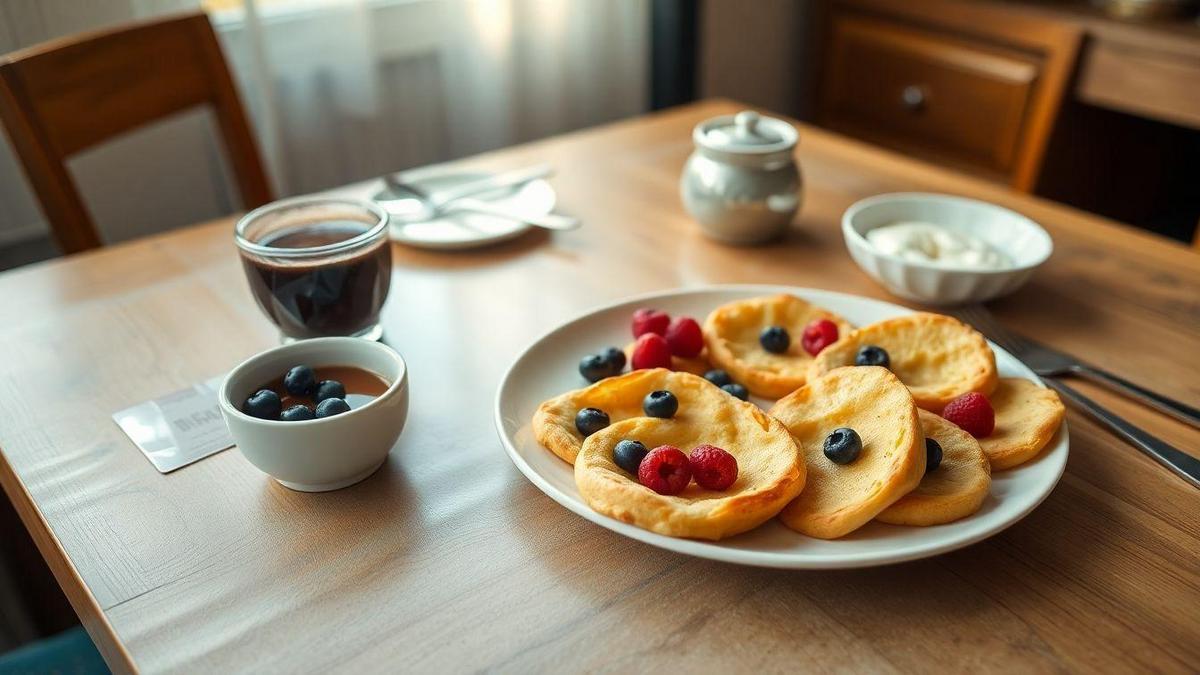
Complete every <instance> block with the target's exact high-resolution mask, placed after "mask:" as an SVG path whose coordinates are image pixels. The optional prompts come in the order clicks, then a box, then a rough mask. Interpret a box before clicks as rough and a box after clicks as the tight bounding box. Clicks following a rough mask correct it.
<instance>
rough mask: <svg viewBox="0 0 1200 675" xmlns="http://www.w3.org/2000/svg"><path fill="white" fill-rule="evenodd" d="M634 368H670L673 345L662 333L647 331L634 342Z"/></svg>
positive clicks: (632, 360)
mask: <svg viewBox="0 0 1200 675" xmlns="http://www.w3.org/2000/svg"><path fill="white" fill-rule="evenodd" d="M630 364H631V367H632V368H633V369H634V370H641V369H642V368H670V367H671V347H670V346H669V345H667V341H666V339H664V338H663V336H661V335H655V334H654V333H647V334H645V335H643V336H641V337H640V338H638V339H637V342H635V343H633V358H632V359H630Z"/></svg>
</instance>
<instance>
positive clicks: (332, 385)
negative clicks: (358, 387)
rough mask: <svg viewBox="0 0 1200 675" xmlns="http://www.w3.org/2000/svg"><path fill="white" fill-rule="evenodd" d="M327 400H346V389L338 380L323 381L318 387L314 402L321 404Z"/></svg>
mask: <svg viewBox="0 0 1200 675" xmlns="http://www.w3.org/2000/svg"><path fill="white" fill-rule="evenodd" d="M327 398H346V388H345V387H343V386H342V383H341V382H338V381H337V380H321V384H318V385H317V393H315V394H313V401H316V402H317V403H320V402H321V401H324V400H325V399H327Z"/></svg>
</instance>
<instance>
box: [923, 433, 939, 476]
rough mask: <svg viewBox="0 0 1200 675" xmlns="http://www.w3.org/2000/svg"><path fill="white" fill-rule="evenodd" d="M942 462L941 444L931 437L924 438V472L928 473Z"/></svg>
mask: <svg viewBox="0 0 1200 675" xmlns="http://www.w3.org/2000/svg"><path fill="white" fill-rule="evenodd" d="M941 464H942V444H941V443H938V442H937V441H935V440H933V439H932V438H926V439H925V473H929V472H930V471H933V470H934V469H936V468H938V467H939V466H941Z"/></svg>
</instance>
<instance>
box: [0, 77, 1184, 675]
mask: <svg viewBox="0 0 1200 675" xmlns="http://www.w3.org/2000/svg"><path fill="white" fill-rule="evenodd" d="M735 109H737V106H735V105H734V104H732V103H729V102H720V101H718V102H709V103H704V104H700V105H695V106H691V107H686V108H681V109H678V110H674V111H670V112H665V113H661V114H656V115H651V116H648V117H646V118H643V119H639V120H633V121H629V122H622V123H619V124H614V125H611V126H607V127H602V128H599V129H594V130H590V131H585V132H581V133H576V134H570V135H567V136H564V137H561V138H556V139H551V140H547V141H543V142H539V143H534V144H531V145H527V146H522V147H519V148H512V149H509V150H504V151H500V152H497V153H493V154H490V155H485V156H483V157H479V158H476V159H473V160H470V161H469V162H467V163H466V164H469V165H471V166H476V167H488V168H501V167H512V166H517V165H520V164H523V163H529V162H533V161H548V162H551V163H552V164H554V165H555V166H557V167H558V170H559V173H558V175H557V176H556V177H555V178H554V181H553V182H554V185H555V187H556V188H557V190H558V192H559V195H560V197H561V204H562V208H563V210H564V211H566V212H569V213H572V214H575V215H578V216H580V217H581V218H583V220H584V222H585V223H586V226H585V227H584V228H583V229H581V230H578V231H575V232H571V233H565V234H554V235H547V234H542V233H533V234H530V235H529V236H526V237H524V238H522V239H520V240H517V241H514V242H511V243H509V244H507V245H504V246H501V247H498V248H494V249H491V250H487V251H482V252H475V253H457V254H437V253H429V252H420V251H412V250H407V249H402V248H397V249H396V268H395V274H394V277H393V285H392V291H391V299H390V300H389V302H388V305H387V307H386V310H385V312H384V321H385V324H386V329H387V340H388V342H389V343H390V344H392V345H394V346H395V347H396V348H398V349H399V350H400V351H401V352H402V353H403V354H404V355H405V356H406V357H407V359H408V362H409V364H410V367H411V378H412V380H411V382H412V390H413V400H412V410H411V415H410V417H409V424H408V428H407V429H406V430H405V432H404V436H403V437H402V439H401V440H400V443H399V445H398V446H397V448H396V449H395V450H394V451H393V453H392V455H391V458H390V460H389V461H388V463H387V464H386V465H385V466H384V468H383V469H382V470H381V471H380V472H379V473H377V474H376V475H375V476H373V477H372V478H370V479H368V480H367V481H365V482H364V483H362V484H360V485H358V486H356V487H354V488H351V489H347V490H342V491H339V492H334V493H328V494H315V495H314V494H301V493H296V492H291V491H289V490H287V489H284V488H282V487H281V486H279V485H277V484H276V483H275V482H273V481H272V480H270V479H269V478H268V477H267V476H265V475H263V474H262V473H260V472H259V471H257V470H256V469H255V468H254V467H252V466H250V464H248V463H247V462H246V460H245V459H243V457H242V456H241V454H240V453H239V452H238V451H237V450H230V451H228V452H224V453H221V454H219V455H216V456H214V457H212V458H209V459H206V460H204V461H202V462H200V463H198V464H195V465H192V466H190V467H187V468H185V469H182V470H180V471H178V472H175V473H173V474H170V475H166V476H163V475H160V474H158V473H157V472H156V471H155V470H154V468H153V467H152V466H151V465H150V463H149V462H147V461H146V459H145V458H144V457H143V456H142V455H141V453H140V452H138V450H137V449H136V448H135V447H134V446H133V445H132V444H131V443H130V442H129V441H128V440H127V439H126V438H125V437H124V436H123V435H122V434H121V432H120V431H119V430H118V429H117V427H116V426H115V425H114V424H113V423H112V421H111V420H110V418H109V415H110V414H111V413H112V412H113V411H114V410H117V409H120V408H123V407H125V406H127V405H130V404H132V403H136V402H139V401H142V400H145V399H148V398H151V397H154V396H157V395H160V394H162V393H165V392H168V391H171V390H173V389H176V388H179V387H183V386H186V385H188V384H190V383H193V382H197V381H199V380H201V379H203V378H207V377H210V376H212V375H215V374H219V373H222V372H224V371H225V370H226V369H228V368H230V367H231V366H232V365H233V364H235V363H237V362H238V361H240V360H241V359H243V358H245V357H247V356H249V355H250V354H252V353H254V352H257V351H259V350H262V349H265V348H267V347H271V346H273V345H274V344H275V341H276V334H275V331H274V330H273V329H272V327H271V326H270V325H269V324H268V323H267V321H266V320H265V319H264V318H263V317H262V316H261V315H260V313H259V311H258V309H257V308H256V307H255V306H254V305H253V303H252V301H251V299H250V295H249V293H248V291H247V288H246V285H245V281H244V279H243V277H242V272H241V270H240V268H239V265H238V262H237V258H236V255H235V252H234V248H233V243H232V241H231V236H230V232H231V227H232V225H231V223H232V220H231V219H226V220H222V221H219V222H216V223H210V224H207V225H201V226H197V227H192V228H189V229H185V230H181V231H177V232H172V233H167V234H163V235H160V236H156V237H153V238H150V239H145V240H141V241H136V242H133V243H129V244H125V245H120V246H113V247H110V248H108V249H105V250H101V251H98V252H95V253H91V254H87V255H82V256H76V257H71V258H68V259H65V260H59V261H54V262H50V263H47V264H43V265H37V266H33V267H29V268H26V269H22V270H17V271H14V272H9V273H7V274H4V275H2V276H0V298H2V299H3V300H2V301H0V354H2V355H3V356H2V357H0V447H2V448H3V460H4V462H3V466H2V470H0V479H2V480H3V484H4V488H5V490H6V491H7V493H8V495H9V497H10V498H11V499H12V500H13V501H14V502H15V503H16V505H17V507H18V510H19V511H20V513H21V515H22V518H23V519H24V522H25V524H26V525H27V526H28V527H29V529H30V530H31V531H32V533H33V534H34V536H35V538H36V539H37V541H38V544H39V546H40V547H41V551H42V553H43V554H44V555H45V557H46V559H47V560H48V561H49V562H50V564H51V566H52V567H53V569H54V571H55V573H56V575H57V577H58V580H59V582H60V583H61V584H62V586H63V588H64V589H65V590H66V592H67V594H68V595H69V596H70V598H71V601H72V603H73V604H74V606H75V608H76V610H77V611H78V612H79V614H80V616H81V617H82V619H83V622H84V624H85V626H86V627H87V629H88V631H89V633H90V634H91V635H92V637H93V638H94V639H95V641H96V642H97V644H98V645H99V647H100V649H101V650H102V651H103V653H104V655H105V657H106V659H107V660H108V662H109V663H110V664H111V665H112V667H113V668H114V670H118V671H124V670H134V669H138V670H143V671H147V672H158V671H183V672H197V671H208V672H227V671H232V670H253V671H297V670H307V671H325V670H329V669H338V670H347V671H355V672H360V671H379V670H386V669H394V668H396V667H403V669H404V670H407V671H439V672H441V671H465V670H476V669H481V668H489V669H496V670H502V671H511V672H526V671H530V670H561V669H567V670H600V669H615V670H637V669H648V668H651V667H662V668H664V669H665V668H672V667H673V668H678V669H680V670H713V671H718V670H720V671H724V670H739V671H759V670H770V671H785V670H786V671H793V670H809V669H811V670H823V671H828V670H860V671H861V670H866V671H873V672H883V671H920V672H925V671H930V670H943V671H953V672H963V671H967V670H972V671H973V670H977V669H980V670H982V669H986V670H1021V671H1026V670H1039V671H1048V670H1061V669H1073V670H1155V671H1162V672H1171V671H1174V672H1189V671H1190V672H1195V670H1196V668H1197V666H1198V664H1200V562H1198V561H1200V558H1198V556H1200V493H1198V492H1197V491H1196V490H1195V489H1193V488H1191V487H1188V486H1187V485H1185V484H1184V482H1183V481H1181V480H1179V479H1177V478H1175V477H1174V476H1172V475H1170V474H1168V473H1167V472H1166V471H1165V470H1164V469H1162V468H1161V467H1160V466H1158V465H1157V464H1155V463H1153V462H1151V461H1150V460H1148V459H1146V458H1145V457H1143V456H1142V455H1140V454H1138V453H1137V452H1136V451H1135V450H1133V449H1132V448H1130V447H1129V446H1126V445H1124V444H1123V443H1121V442H1119V441H1117V440H1116V439H1115V438H1114V437H1112V436H1110V435H1109V434H1108V433H1107V432H1105V431H1103V430H1102V429H1100V428H1098V427H1097V426H1096V425H1095V424H1093V423H1092V422H1091V421H1089V420H1088V419H1086V418H1084V417H1082V416H1080V415H1078V414H1076V413H1075V412H1074V411H1072V412H1070V413H1069V418H1070V425H1071V457H1070V461H1069V464H1068V467H1067V472H1066V475H1065V476H1064V477H1063V479H1062V482H1061V483H1060V484H1059V486H1058V488H1057V489H1056V490H1055V491H1054V493H1053V494H1052V495H1050V497H1049V498H1048V499H1047V500H1046V502H1045V503H1044V504H1042V505H1041V506H1040V507H1038V509H1037V510H1035V511H1034V512H1033V513H1032V514H1030V515H1029V516H1028V517H1027V518H1026V519H1025V520H1023V521H1022V522H1020V523H1018V524H1016V525H1014V526H1013V527H1011V528H1010V529H1008V530H1007V531H1005V532H1004V533H1002V534H1000V535H997V536H995V537H993V538H991V539H989V540H987V541H985V542H983V543H980V544H977V545H974V546H971V547H969V548H967V549H964V550H961V551H957V552H955V553H951V554H948V555H943V556H940V557H937V558H933V559H930V560H924V561H920V562H914V563H907V564H902V565H896V566H892V567H884V568H877V569H868V570H852V571H843V572H808V573H797V572H786V571H777V570H767V569H753V568H744V567H735V566H731V565H726V564H720V563H714V562H708V561H704V560H698V559H693V558H688V557H683V556H680V555H676V554H673V553H668V552H665V551H662V550H659V549H656V548H652V547H649V546H646V545H643V544H640V543H636V542H633V541H631V540H628V539H625V538H623V537H620V536H618V535H616V534H613V533H612V532H609V531H607V530H605V529H603V528H600V527H597V526H595V525H592V524H590V523H588V522H586V521H584V520H583V519H581V518H579V517H577V516H574V515H572V514H571V513H569V512H567V511H566V510H565V509H562V508H560V507H558V506H557V505H556V504H555V503H554V502H552V501H551V500H550V499H549V498H548V497H546V496H544V495H543V494H542V493H541V492H540V491H538V489H537V488H535V487H534V486H533V485H531V484H530V483H529V482H528V481H526V480H525V479H524V478H523V477H522V476H521V475H520V474H519V473H518V472H517V471H516V469H515V468H513V466H512V465H511V464H510V463H509V461H508V459H507V457H505V454H504V452H503V451H502V449H501V446H500V443H499V441H498V440H497V438H496V431H495V430H494V428H493V426H492V399H493V395H494V392H495V389H496V385H497V383H498V381H499V378H500V376H501V374H502V373H503V371H504V369H505V368H506V367H507V366H508V364H509V362H510V361H511V360H512V359H513V357H514V356H515V355H516V354H517V353H518V352H519V351H520V350H521V349H522V348H523V347H524V346H525V345H526V344H527V343H528V341H529V340H530V339H531V338H533V337H534V336H536V335H538V334H540V333H541V332H543V331H545V330H547V329H549V328H550V327H552V326H554V325H555V324H557V323H559V322H561V321H563V320H564V319H567V318H569V317H571V316H573V315H575V314H577V313H579V312H581V311H582V310H584V309H586V308H588V307H591V306H594V305H596V304H598V303H603V302H608V301H612V300H615V299H618V298H621V297H623V296H627V295H630V294H633V293H641V292H646V291H651V290H655V289H665V288H672V287H677V286H690V285H697V284H708V283H723V282H765V283H786V284H795V285H799V286H815V287H822V288H830V289H836V290H840V291H846V292H850V293H859V294H863V295H869V296H874V297H880V298H885V299H893V298H889V297H888V296H887V295H886V294H885V292H884V291H883V290H882V289H880V288H879V287H878V286H876V285H875V284H874V283H873V282H872V281H871V280H870V279H868V278H867V277H866V276H864V275H863V274H862V273H861V272H859V271H858V269H857V268H856V267H855V266H854V265H853V263H852V262H851V261H850V259H849V258H848V256H847V255H846V252H845V249H844V247H843V244H842V240H841V234H840V232H839V229H838V222H839V218H840V215H841V213H842V211H843V210H844V209H845V208H846V207H847V206H849V205H850V203H851V202H853V201H854V200H856V199H859V198H861V197H864V196H866V195H870V194H874V193H877V192H883V191H889V190H939V191H945V192H953V193H960V194H966V195H971V196H975V197H979V198H982V199H986V200H989V201H993V202H997V203H1001V204H1005V205H1008V206H1010V207H1012V208H1015V209H1017V210H1019V211H1021V212H1023V213H1025V214H1027V215H1029V216H1031V217H1033V218H1034V219H1036V220H1038V221H1039V222H1041V223H1042V224H1043V225H1045V226H1046V228H1047V229H1049V231H1050V232H1051V234H1052V235H1053V237H1054V239H1055V243H1056V251H1055V254H1054V257H1053V258H1052V259H1051V260H1050V262H1049V263H1048V264H1047V265H1046V266H1045V267H1044V268H1043V269H1042V270H1040V271H1039V272H1038V273H1037V275H1036V276H1035V277H1034V279H1033V280H1032V281H1031V282H1030V283H1029V285H1028V286H1026V287H1025V288H1024V289H1023V290H1021V291H1020V292H1018V293H1017V294H1016V295H1014V296H1012V297H1010V298H1008V299H1006V300H1003V301H1000V302H998V303H996V304H995V306H994V308H995V310H996V312H997V313H998V314H999V315H1000V316H1001V317H1002V318H1003V319H1004V320H1005V321H1006V322H1007V323H1008V324H1010V325H1011V326H1013V327H1016V328H1019V329H1020V330H1022V331H1023V332H1027V333H1030V334H1032V335H1036V336H1038V337H1040V338H1042V339H1044V340H1045V341H1047V342H1049V343H1051V344H1053V345H1055V346H1058V347H1061V348H1064V349H1066V350H1068V351H1071V352H1073V353H1076V354H1077V355H1079V356H1080V357H1083V358H1086V359H1088V360H1091V361H1094V362H1096V363H1099V364H1102V365H1104V366H1105V367H1108V368H1110V369H1112V370H1113V371H1115V372H1117V373H1119V374H1122V375H1125V376H1127V377H1129V378H1131V379H1134V380H1138V381H1141V382H1145V383H1147V384H1150V385H1151V386H1153V387H1155V388H1157V389H1158V390H1160V391H1162V392H1164V393H1166V394H1168V395H1171V396H1175V397H1178V398H1180V399H1183V400H1185V401H1189V402H1191V403H1192V404H1195V403H1196V402H1197V401H1198V400H1200V356H1198V353H1200V340H1198V339H1197V337H1198V335H1200V256H1197V255H1196V254H1195V253H1192V252H1190V251H1189V250H1187V249H1186V248H1184V247H1183V246H1181V245H1175V244H1171V243H1168V242H1166V241H1163V240H1160V239H1157V238H1155V237H1153V236H1151V235H1147V234H1143V233H1139V232H1135V231H1133V230H1131V229H1128V228H1125V227H1123V226H1120V225H1117V224H1114V223H1111V222H1106V221H1104V220H1102V219H1099V218H1095V217H1092V216H1088V215H1085V214H1083V213H1080V212H1077V211H1073V210H1071V209H1067V208H1064V207H1061V206H1056V205H1053V204H1049V203H1046V202H1042V201H1039V200H1036V199H1032V198H1028V197H1023V196H1019V195H1017V194H1015V193H1013V192H1010V191H1008V190H1007V189H1004V188H1002V187H998V186H994V185H989V184H984V183H981V182H978V181H975V180H972V179H968V178H965V177H962V176H959V175H955V174H952V173H948V172H946V171H942V170H939V169H936V168H933V167H930V166H928V165H925V164H920V163H917V162H913V161H909V160H907V159H905V158H903V157H900V156H897V155H894V154H889V153H886V152H883V151H880V150H877V149H874V148H871V147H868V146H866V145H862V144H859V143H856V142H852V141H850V140H847V139H845V138H842V137H839V136H835V135H832V134H829V133H827V132H823V131H820V130H817V129H813V128H808V127H803V126H802V127H801V128H800V136H801V146H800V150H799V157H800V160H801V161H802V163H803V167H804V171H805V176H806V178H807V180H808V184H807V186H806V188H805V195H806V201H805V205H804V208H803V212H802V214H801V216H800V218H799V224H798V227H797V228H796V230H795V232H794V233H793V234H792V235H791V236H789V237H788V238H787V239H786V240H784V241H782V242H780V243H778V244H775V245H773V246H769V247H763V248H729V247H726V246H722V245H719V244H716V243H713V242H710V241H708V240H706V239H703V238H702V237H701V236H699V235H698V234H697V231H696V227H695V225H694V224H693V223H692V222H691V221H690V220H689V219H688V218H687V216H686V215H685V214H684V213H683V211H682V209H681V206H680V204H679V199H678V196H677V182H678V177H679V172H680V168H681V166H682V164H683V161H684V158H685V157H686V156H687V154H688V152H689V151H690V149H691V137H690V130H691V128H692V126H693V125H694V124H696V123H697V122H699V121H700V120H702V119H704V118H706V117H709V116H711V115H715V114H719V113H725V112H730V111H733V110H735ZM1080 388H1081V389H1083V390H1084V391H1086V392H1087V393H1088V394H1091V395H1093V396H1094V397H1095V398H1097V399H1098V400H1100V401H1102V402H1104V403H1106V404H1110V405H1111V406H1112V407H1113V408H1115V409H1116V410H1117V411H1118V412H1119V413H1120V414H1123V415H1127V416H1128V417H1129V418H1130V419H1132V420H1134V421H1135V422H1137V423H1140V424H1142V425H1144V426H1146V427H1147V428H1149V429H1151V430H1153V431H1155V432H1156V433H1158V434H1160V435H1161V436H1163V437H1164V438H1166V439H1168V440H1169V441H1170V442H1172V443H1175V444H1176V445H1178V446H1180V447H1185V448H1196V447H1198V446H1200V432H1197V431H1195V430H1193V429H1190V428H1187V427H1184V426H1182V425H1181V424H1178V423H1175V422H1173V421H1171V420H1169V419H1167V418H1165V417H1162V416H1160V415H1158V414H1156V413H1153V412H1149V411H1147V410H1145V409H1142V408H1140V407H1139V406H1137V405H1133V404H1129V403H1127V402H1125V401H1122V400H1120V399H1117V398H1114V397H1112V396H1108V395H1106V394H1104V393H1103V392H1100V391H1097V390H1095V389H1093V388H1092V387H1089V386H1086V385H1084V384H1080Z"/></svg>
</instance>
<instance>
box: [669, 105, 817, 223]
mask: <svg viewBox="0 0 1200 675" xmlns="http://www.w3.org/2000/svg"><path fill="white" fill-rule="evenodd" d="M692 137H693V140H694V142H695V144H696V149H695V151H694V152H693V153H692V156H691V157H689V158H688V161H687V164H685V165H684V168H683V175H682V176H681V178H680V181H679V191H680V194H681V195H682V197H683V205H684V208H685V209H687V211H688V213H689V214H691V216H692V217H693V218H695V219H696V222H698V223H699V224H700V229H701V230H702V231H703V232H704V233H705V234H707V235H708V236H710V237H712V238H713V239H716V240H718V241H723V242H727V243H732V244H757V243H762V242H765V241H769V240H771V239H774V238H776V237H778V236H780V235H781V234H783V233H784V232H786V231H787V229H788V228H789V227H790V226H791V223H792V218H793V217H795V215H796V212H797V211H798V210H799V208H800V191H801V178H800V168H799V166H798V165H797V163H796V162H795V160H794V159H793V157H792V151H793V149H794V148H795V146H796V140H797V134H796V130H795V128H793V127H792V126H791V125H790V124H788V123H786V122H784V121H783V120H778V119H774V118H762V119H760V118H759V117H758V115H757V113H754V112H751V111H742V112H740V113H738V114H737V115H723V116H720V117H714V118H713V119H711V120H707V121H705V122H702V123H701V124H698V125H696V128H695V129H694V130H693V133H692Z"/></svg>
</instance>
